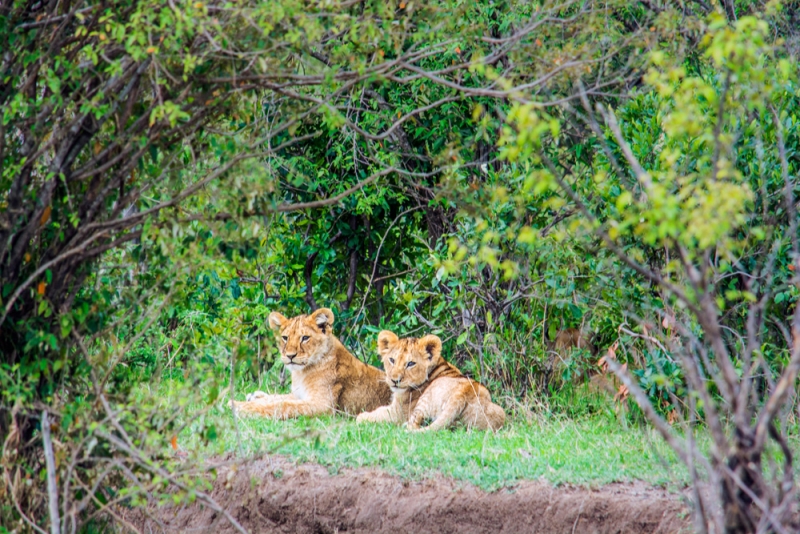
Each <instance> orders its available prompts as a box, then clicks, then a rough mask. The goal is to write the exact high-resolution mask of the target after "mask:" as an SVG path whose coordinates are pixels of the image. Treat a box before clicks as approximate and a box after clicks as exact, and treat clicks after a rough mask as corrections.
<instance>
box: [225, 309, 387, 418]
mask: <svg viewBox="0 0 800 534" xmlns="http://www.w3.org/2000/svg"><path fill="white" fill-rule="evenodd" d="M269 324H270V326H271V327H272V329H273V330H280V333H281V339H282V343H281V347H280V351H281V361H282V362H283V364H284V365H285V366H286V367H288V368H289V370H290V371H291V372H292V392H291V393H290V394H289V395H269V394H267V393H264V392H262V391H256V392H255V393H253V394H251V395H248V396H247V400H246V401H244V402H239V401H233V408H234V410H236V411H237V412H239V413H249V414H255V415H261V416H265V417H276V418H281V419H287V418H289V417H299V416H302V415H321V414H330V413H333V412H334V411H337V410H338V411H343V412H347V413H349V414H353V415H355V414H358V413H361V412H363V411H365V410H374V409H375V408H377V407H378V406H382V405H385V404H388V403H389V400H390V398H391V395H392V393H391V391H390V390H389V386H388V385H387V384H386V382H385V380H384V378H385V375H384V373H383V371H381V370H380V369H376V368H375V367H372V366H370V365H367V364H365V363H362V362H361V361H359V360H358V359H357V358H356V357H355V356H353V355H352V354H350V352H349V351H348V350H347V349H346V348H345V347H344V345H342V343H341V342H340V341H339V340H338V339H337V338H336V336H334V335H333V332H332V330H331V325H332V324H333V312H332V311H331V310H329V309H328V308H321V309H319V310H317V311H315V312H314V313H312V314H311V315H298V316H297V317H293V318H292V319H287V318H286V317H284V316H283V315H281V314H280V313H278V312H272V313H271V314H269Z"/></svg>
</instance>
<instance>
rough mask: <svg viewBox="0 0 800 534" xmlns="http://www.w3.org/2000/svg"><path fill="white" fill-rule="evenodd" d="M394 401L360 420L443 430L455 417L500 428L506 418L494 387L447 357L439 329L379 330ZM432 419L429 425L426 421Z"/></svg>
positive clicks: (479, 425)
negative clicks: (412, 332) (423, 332)
mask: <svg viewBox="0 0 800 534" xmlns="http://www.w3.org/2000/svg"><path fill="white" fill-rule="evenodd" d="M378 353H379V354H380V355H381V358H383V367H384V369H386V382H387V383H388V384H389V387H390V388H391V389H392V392H393V396H392V403H391V404H390V405H389V406H382V407H380V408H378V409H377V410H374V411H372V412H368V413H362V414H361V415H359V416H358V418H357V419H356V420H357V421H359V422H363V421H369V422H380V421H389V422H393V423H403V422H407V424H408V428H409V429H410V430H412V431H426V430H440V429H442V428H447V427H448V426H451V425H453V424H455V423H463V424H464V425H466V426H467V427H468V428H469V427H473V428H480V429H483V430H486V429H492V430H497V429H499V428H500V427H501V426H503V423H504V422H505V419H506V414H505V412H503V409H502V408H501V407H500V406H498V405H497V404H495V403H493V402H492V397H491V395H490V394H489V390H488V389H486V388H485V387H484V386H482V385H481V384H479V383H478V382H476V381H474V380H472V379H471V378H467V377H466V376H464V375H463V374H461V371H459V370H458V369H457V368H456V367H455V366H454V365H451V364H450V363H448V362H446V361H445V360H444V358H442V340H441V339H439V338H438V337H437V336H434V335H427V336H425V337H423V338H422V339H415V338H404V339H400V338H398V337H397V336H396V335H395V334H393V333H392V332H389V331H388V330H384V331H382V332H381V333H380V334H378ZM426 419H430V420H431V421H432V422H431V424H430V425H428V426H422V423H423V422H424V421H425V420H426Z"/></svg>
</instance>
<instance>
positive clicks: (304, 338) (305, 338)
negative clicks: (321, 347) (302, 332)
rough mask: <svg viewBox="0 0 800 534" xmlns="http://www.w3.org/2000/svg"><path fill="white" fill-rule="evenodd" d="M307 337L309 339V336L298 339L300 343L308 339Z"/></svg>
mask: <svg viewBox="0 0 800 534" xmlns="http://www.w3.org/2000/svg"><path fill="white" fill-rule="evenodd" d="M309 339H310V338H309V337H308V336H303V339H301V340H300V343H305V342H306V341H308V340H309Z"/></svg>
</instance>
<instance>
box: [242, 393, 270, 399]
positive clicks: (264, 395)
mask: <svg viewBox="0 0 800 534" xmlns="http://www.w3.org/2000/svg"><path fill="white" fill-rule="evenodd" d="M267 397H269V394H268V393H264V392H263V391H254V392H253V393H248V394H247V396H246V397H245V400H246V401H247V402H250V401H254V400H258V399H264V398H267Z"/></svg>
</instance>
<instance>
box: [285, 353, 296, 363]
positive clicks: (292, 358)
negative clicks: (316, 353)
mask: <svg viewBox="0 0 800 534" xmlns="http://www.w3.org/2000/svg"><path fill="white" fill-rule="evenodd" d="M295 356H297V353H296V352H295V353H294V354H287V355H286V357H287V358H289V361H292V360H294V357H295Z"/></svg>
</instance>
